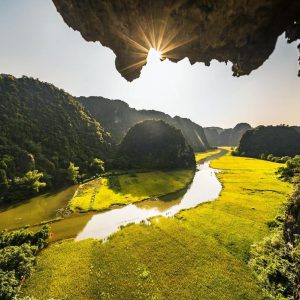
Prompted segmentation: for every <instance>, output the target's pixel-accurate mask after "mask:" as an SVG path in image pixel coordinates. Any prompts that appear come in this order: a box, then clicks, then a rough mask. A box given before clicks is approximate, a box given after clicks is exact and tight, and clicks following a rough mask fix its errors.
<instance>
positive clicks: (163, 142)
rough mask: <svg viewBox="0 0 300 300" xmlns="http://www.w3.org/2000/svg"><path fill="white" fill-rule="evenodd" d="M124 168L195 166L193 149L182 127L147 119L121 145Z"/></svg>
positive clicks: (120, 165) (133, 129)
mask: <svg viewBox="0 0 300 300" xmlns="http://www.w3.org/2000/svg"><path fill="white" fill-rule="evenodd" d="M118 156H119V166H118V167H120V168H121V169H156V170H172V169H180V168H195V156H194V152H193V149H192V147H191V146H190V145H188V144H187V142H186V140H185V138H184V137H183V134H182V132H181V131H180V130H179V129H176V128H175V127H173V126H171V125H169V124H167V123H165V122H164V121H161V120H159V121H155V120H146V121H143V122H140V123H137V124H136V125H134V126H133V127H131V128H130V129H129V131H128V133H127V134H126V136H125V137H124V139H123V140H122V142H121V144H120V147H119V155H118Z"/></svg>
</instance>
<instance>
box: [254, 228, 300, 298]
mask: <svg viewBox="0 0 300 300" xmlns="http://www.w3.org/2000/svg"><path fill="white" fill-rule="evenodd" d="M251 257H252V258H251V260H250V266H251V267H252V268H253V269H254V271H255V272H256V274H257V277H258V279H259V281H260V282H261V284H262V286H263V288H264V292H265V294H266V295H267V296H268V297H270V298H271V299H278V300H279V299H280V300H285V299H286V300H293V299H294V296H293V295H294V288H295V280H296V266H297V265H296V263H297V262H296V261H295V259H298V258H297V257H296V256H295V253H294V249H293V247H292V245H290V244H287V243H286V242H285V240H284V238H283V232H282V230H276V231H275V232H273V233H272V234H271V235H270V236H268V237H267V238H265V239H264V240H263V241H262V242H260V243H258V244H256V245H254V246H253V247H252V252H251ZM298 263H299V261H298Z"/></svg>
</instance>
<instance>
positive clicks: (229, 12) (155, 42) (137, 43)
mask: <svg viewBox="0 0 300 300" xmlns="http://www.w3.org/2000/svg"><path fill="white" fill-rule="evenodd" d="M53 2H54V4H55V5H56V8H57V10H58V11H59V13H60V14H61V15H62V17H63V19H64V21H65V22H66V23H67V24H68V25H69V26H70V27H72V28H73V29H74V30H78V31H80V33H81V35H82V36H83V38H84V39H86V40H87V41H100V42H101V44H102V45H104V46H107V47H109V48H111V49H112V50H113V51H114V53H115V54H116V67H117V69H118V70H119V72H120V73H121V74H122V76H123V77H125V78H126V79H127V80H130V81H131V80H133V79H135V78H137V77H139V75H140V71H141V69H142V67H143V65H144V64H145V63H146V57H147V53H148V50H149V49H150V48H151V47H152V48H154V49H157V50H159V51H161V52H162V57H163V58H169V59H170V60H172V61H179V60H181V59H183V58H184V57H188V58H189V60H190V62H191V63H192V64H194V63H195V62H204V63H205V64H206V65H209V63H210V61H211V60H212V59H217V60H218V61H220V62H228V61H231V62H232V63H233V66H232V70H233V75H235V76H240V75H245V74H249V73H250V72H251V71H253V70H255V69H257V68H258V67H260V66H261V65H262V64H263V63H264V61H265V60H267V59H268V57H269V56H270V54H271V53H272V52H273V50H274V47H275V44H276V41H277V38H278V36H279V35H281V34H282V33H283V32H286V37H287V39H288V42H292V41H295V40H297V39H299V38H300V1H299V0H250V1H249V0H194V1H192V0H155V1H154V0H152V1H151V0H114V1H111V0H53ZM299 50H300V49H299ZM299 75H300V72H299Z"/></svg>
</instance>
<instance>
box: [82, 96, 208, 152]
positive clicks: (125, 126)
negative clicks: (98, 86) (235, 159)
mask: <svg viewBox="0 0 300 300" xmlns="http://www.w3.org/2000/svg"><path fill="white" fill-rule="evenodd" d="M78 100H79V101H80V102H81V103H82V104H83V106H85V107H86V108H87V110H88V111H89V112H90V113H91V115H92V116H93V117H94V118H95V119H96V120H97V121H99V122H100V123H101V125H102V126H103V127H104V128H105V129H106V130H107V131H109V132H111V134H112V138H113V139H114V141H115V142H116V143H120V142H121V140H122V139H123V138H124V136H125V135H126V133H127V131H128V130H129V129H130V128H131V127H132V126H133V125H135V124H136V123H139V122H142V121H145V120H162V121H165V122H166V123H168V124H170V125H172V126H174V127H176V128H177V129H180V130H181V131H182V133H183V136H184V137H185V139H186V140H187V142H188V144H189V145H191V146H192V148H193V149H194V151H205V150H206V149H207V148H208V143H207V140H206V136H205V134H204V131H203V128H202V127H201V126H199V125H198V124H196V123H194V122H192V121H191V120H189V119H186V118H181V117H178V116H176V117H174V118H172V117H170V116H169V115H167V114H165V113H162V112H160V111H155V110H136V109H134V108H131V107H129V106H128V104H127V103H125V102H123V101H120V100H109V99H105V98H102V97H89V98H85V97H80V98H78Z"/></svg>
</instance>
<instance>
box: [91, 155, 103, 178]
mask: <svg viewBox="0 0 300 300" xmlns="http://www.w3.org/2000/svg"><path fill="white" fill-rule="evenodd" d="M90 170H91V172H92V173H93V174H97V175H100V174H102V173H103V172H104V171H105V168H104V161H103V160H101V159H100V158H94V159H93V161H92V162H91V164H90Z"/></svg>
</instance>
